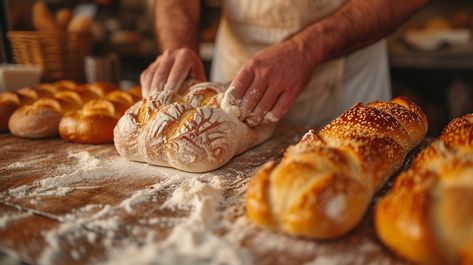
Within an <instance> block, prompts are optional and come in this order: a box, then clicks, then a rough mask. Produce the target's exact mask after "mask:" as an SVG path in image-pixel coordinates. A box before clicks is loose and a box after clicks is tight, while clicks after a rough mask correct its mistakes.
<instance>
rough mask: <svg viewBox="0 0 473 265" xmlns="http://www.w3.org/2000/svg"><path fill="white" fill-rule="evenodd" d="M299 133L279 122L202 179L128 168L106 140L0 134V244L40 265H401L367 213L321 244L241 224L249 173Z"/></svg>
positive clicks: (168, 171) (156, 169)
mask: <svg viewBox="0 0 473 265" xmlns="http://www.w3.org/2000/svg"><path fill="white" fill-rule="evenodd" d="M303 132H304V131H303V130H296V129H291V128H289V127H287V126H283V127H282V128H280V129H278V130H277V132H276V134H275V136H274V137H273V138H272V139H271V140H269V141H268V142H266V143H264V144H262V145H260V146H258V147H256V148H253V149H251V150H249V151H248V152H246V153H244V154H242V155H240V156H237V157H235V158H234V159H233V160H232V161H231V162H230V163H229V164H227V165H225V166H224V167H222V168H220V169H217V170H215V171H213V172H209V173H205V174H191V173H186V172H181V171H178V170H173V169H169V168H162V167H154V166H149V165H146V164H141V163H134V162H129V161H127V160H125V159H124V158H122V157H120V156H119V155H118V154H117V152H116V151H115V148H114V146H113V145H111V144H108V145H80V144H71V143H66V142H63V141H62V140H60V139H46V140H28V139H20V138H16V137H13V136H11V135H9V134H1V135H0V248H1V249H3V250H4V251H8V252H13V253H15V254H17V255H18V256H19V257H20V258H21V259H22V260H25V261H27V262H30V263H40V264H90V263H106V262H107V261H108V262H109V264H130V263H133V264H140V263H144V262H148V263H146V264H304V263H306V262H310V263H309V264H313V265H319V264H370V263H372V264H404V262H403V261H401V260H399V259H398V258H397V257H395V256H393V255H392V254H390V253H389V251H387V250H386V249H385V248H384V247H383V246H382V245H381V244H380V243H379V242H378V240H377V239H376V236H375V234H374V231H373V225H372V221H371V220H372V212H371V210H370V211H369V212H368V213H367V214H366V216H365V218H364V220H363V221H362V223H361V224H360V225H359V226H358V227H357V228H356V229H355V230H354V231H352V232H351V233H350V234H348V235H346V236H344V237H342V238H340V239H337V240H333V241H326V242H320V241H313V240H306V239H300V238H291V237H287V236H285V235H282V234H278V233H273V232H270V231H263V230H260V229H257V228H256V227H254V226H253V225H252V224H251V223H249V222H248V220H247V219H246V217H245V216H244V206H243V202H244V192H245V190H246V185H247V183H248V180H249V179H250V177H251V175H252V174H253V173H254V171H255V170H256V169H257V168H258V167H259V166H260V165H261V164H262V163H264V162H265V161H268V160H269V159H278V158H280V157H281V154H282V152H283V150H284V149H285V148H286V147H287V146H288V145H289V144H292V143H294V142H296V141H297V140H298V139H300V137H301V135H302V134H303ZM179 196H181V197H179ZM182 196H184V197H182ZM150 261H153V262H150Z"/></svg>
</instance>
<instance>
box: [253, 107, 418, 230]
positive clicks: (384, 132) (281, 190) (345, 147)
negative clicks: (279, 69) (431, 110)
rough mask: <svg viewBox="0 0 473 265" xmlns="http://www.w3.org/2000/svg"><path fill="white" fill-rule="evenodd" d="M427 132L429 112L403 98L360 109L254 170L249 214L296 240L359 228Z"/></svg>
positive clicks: (334, 121)
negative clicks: (277, 160) (383, 188)
mask: <svg viewBox="0 0 473 265" xmlns="http://www.w3.org/2000/svg"><path fill="white" fill-rule="evenodd" d="M426 132H427V119H426V117H425V115H424V113H423V112H422V111H421V110H420V108H419V107H417V106H416V105H415V104H414V103H413V102H411V101H410V100H408V99H406V98H396V99H394V100H392V101H391V102H373V103H369V104H366V105H362V104H357V105H355V106H354V107H352V108H350V109H349V110H347V111H345V112H344V113H343V114H342V115H341V116H340V117H338V118H337V119H335V120H333V121H332V122H331V123H329V124H328V125H327V126H326V127H325V128H323V129H322V130H321V131H320V132H318V133H317V132H316V131H315V130H310V131H309V132H308V133H306V135H305V136H304V137H303V138H302V140H301V141H300V142H299V143H298V144H296V145H294V146H291V147H289V148H288V149H287V150H286V152H285V154H284V157H283V159H282V160H281V162H280V163H279V164H276V163H275V162H274V161H271V162H268V163H267V164H266V165H264V166H263V167H262V168H261V169H260V170H259V171H258V172H257V173H256V175H255V176H254V177H253V179H252V180H251V182H250V184H249V186H248V191H247V194H246V213H247V216H248V218H249V219H250V220H251V221H253V222H254V223H256V224H257V225H258V226H261V227H264V228H268V229H272V230H279V231H282V232H285V233H287V234H290V235H294V236H303V237H308V238H317V239H331V238H334V237H338V236H341V235H343V234H345V233H347V232H348V231H350V230H351V229H353V227H355V226H356V225H357V224H358V223H359V221H360V220H361V218H362V217H363V215H364V213H365V212H366V209H367V208H368V205H369V204H370V202H371V199H372V197H373V195H374V193H375V192H376V191H377V190H378V189H379V188H380V187H381V186H382V185H383V184H384V183H385V181H386V180H387V179H388V177H389V176H391V175H392V174H393V173H394V172H395V171H396V170H397V169H398V168H399V166H400V165H401V164H402V162H403V161H404V159H405V157H406V154H407V153H408V152H409V151H410V150H411V149H412V148H413V147H414V146H416V145H417V144H418V143H419V142H420V141H421V139H422V138H423V137H424V135H425V133H426Z"/></svg>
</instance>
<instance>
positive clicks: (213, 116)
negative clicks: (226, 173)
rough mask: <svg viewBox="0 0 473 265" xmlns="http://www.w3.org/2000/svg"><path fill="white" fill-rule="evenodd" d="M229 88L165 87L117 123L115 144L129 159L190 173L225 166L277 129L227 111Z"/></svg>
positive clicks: (130, 110) (212, 86)
mask: <svg viewBox="0 0 473 265" xmlns="http://www.w3.org/2000/svg"><path fill="white" fill-rule="evenodd" d="M225 90H226V86H224V85H221V84H218V83H200V84H196V85H193V86H191V87H190V88H188V89H186V90H184V92H182V93H181V94H177V95H171V96H170V95H169V94H166V92H165V91H163V92H160V93H158V94H155V95H152V96H150V97H147V98H145V99H143V100H141V101H140V102H138V103H136V104H135V105H134V106H132V107H131V108H130V109H129V110H128V111H126V113H125V114H124V115H123V117H122V118H121V119H120V121H119V122H118V124H117V126H116V127H115V131H114V135H115V137H114V141H115V147H116V148H117V150H118V152H119V153H120V154H121V155H122V156H125V157H127V158H128V159H130V160H135V161H142V162H147V163H150V164H154V165H160V166H170V167H174V168H177V169H181V170H185V171H191V172H204V171H209V170H212V169H215V168H218V167H220V166H222V165H223V164H225V163H226V162H228V161H229V160H230V159H231V158H232V157H233V156H235V155H237V154H239V153H241V152H243V151H245V150H247V149H248V148H250V147H252V146H254V145H257V144H258V143H261V142H262V141H264V140H266V139H268V138H269V137H270V136H271V134H272V132H273V130H274V125H267V126H260V127H258V128H250V127H248V126H247V125H246V124H244V123H243V122H241V121H240V120H238V118H237V117H235V116H234V115H233V114H230V113H226V112H225V111H224V110H222V108H221V107H220V104H221V99H222V98H223V94H224V92H225ZM168 100H170V102H171V103H168V102H167V101H168Z"/></svg>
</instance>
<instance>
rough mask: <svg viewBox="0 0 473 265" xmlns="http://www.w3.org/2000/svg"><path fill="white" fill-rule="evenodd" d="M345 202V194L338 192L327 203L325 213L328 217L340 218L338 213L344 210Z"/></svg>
mask: <svg viewBox="0 0 473 265" xmlns="http://www.w3.org/2000/svg"><path fill="white" fill-rule="evenodd" d="M346 204H347V202H346V197H345V195H343V194H341V193H339V194H337V195H336V196H335V197H334V198H332V199H331V200H330V201H329V202H328V203H327V207H326V209H325V213H326V214H327V216H328V217H330V218H332V219H334V220H337V219H339V218H340V214H342V213H343V212H344V210H345V208H346Z"/></svg>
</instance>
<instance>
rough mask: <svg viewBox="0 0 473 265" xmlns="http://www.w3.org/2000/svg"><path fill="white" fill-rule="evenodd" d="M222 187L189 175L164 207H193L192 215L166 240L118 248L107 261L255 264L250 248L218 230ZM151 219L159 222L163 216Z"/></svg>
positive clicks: (184, 264)
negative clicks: (220, 234)
mask: <svg viewBox="0 0 473 265" xmlns="http://www.w3.org/2000/svg"><path fill="white" fill-rule="evenodd" d="M222 188H223V187H221V186H219V181H214V182H213V183H205V182H202V181H201V180H199V179H198V178H187V179H186V180H184V181H183V182H182V183H181V184H180V185H179V186H178V187H177V188H176V189H175V190H174V191H173V192H172V194H171V196H170V197H169V198H168V200H166V202H164V204H163V205H162V207H163V208H169V209H176V208H177V209H182V208H191V213H190V216H189V217H187V218H185V219H182V222H180V223H179V224H177V225H175V226H174V227H173V228H172V232H171V234H170V235H169V236H168V237H167V238H166V239H165V240H164V241H162V242H149V243H148V244H145V245H144V246H136V245H133V246H128V247H126V248H124V249H119V250H114V251H112V253H110V259H109V260H108V261H107V262H106V264H131V263H133V264H149V265H154V264H183V265H186V264H229V265H239V264H251V263H252V262H251V256H250V253H249V251H248V250H247V249H245V248H243V247H241V246H240V245H239V243H238V242H234V241H232V240H229V239H227V238H225V237H222V236H219V235H218V234H217V232H218V230H219V229H220V228H221V224H220V223H219V218H220V217H221V216H220V215H221V213H220V212H219V211H218V210H217V208H218V207H219V204H220V203H222V202H223V193H222V191H223V189H222ZM151 222H153V223H154V222H159V218H157V219H156V218H153V219H150V223H151Z"/></svg>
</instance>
